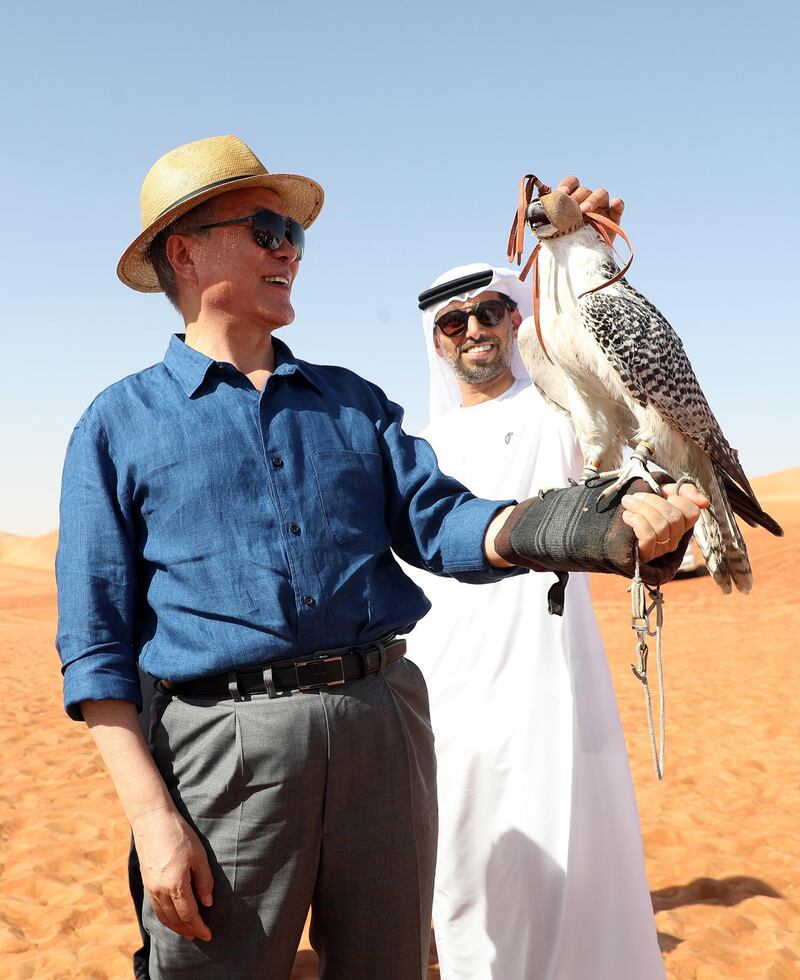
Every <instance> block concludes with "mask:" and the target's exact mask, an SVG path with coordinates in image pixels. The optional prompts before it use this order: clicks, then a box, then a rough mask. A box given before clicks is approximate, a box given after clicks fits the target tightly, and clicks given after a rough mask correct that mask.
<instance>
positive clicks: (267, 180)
mask: <svg viewBox="0 0 800 980" xmlns="http://www.w3.org/2000/svg"><path fill="white" fill-rule="evenodd" d="M244 187H267V188H269V189H270V190H273V191H275V193H276V194H278V195H279V196H280V198H281V201H282V202H283V205H284V207H285V208H286V213H287V215H288V216H289V217H290V218H294V220H295V221H297V222H299V223H300V224H301V225H302V226H303V227H304V228H308V227H309V225H311V224H312V222H313V221H314V219H315V218H316V217H317V215H318V214H319V212H320V210H321V208H322V202H323V201H324V199H325V195H324V192H323V190H322V188H321V187H320V185H319V184H318V183H317V182H316V181H315V180H311V178H310V177H301V176H299V175H298V174H256V175H254V176H252V177H242V178H240V179H231V180H225V181H223V182H222V183H220V184H217V185H215V186H213V187H210V188H206V189H204V190H201V191H198V192H197V193H196V194H191V195H189V196H188V197H186V198H183V199H182V200H180V201H178V202H176V203H175V204H173V205H172V206H171V207H169V208H168V209H167V210H166V211H164V212H163V214H160V215H159V216H158V218H156V220H155V221H153V222H152V223H151V224H149V225H148V226H147V228H145V229H144V231H143V232H142V233H141V234H140V235H139V236H138V237H137V238H136V239H135V240H134V241H133V242H132V243H131V244H130V245H129V246H128V248H127V249H125V251H124V253H123V255H122V258H121V259H120V260H119V263H118V265H117V275H118V276H119V278H120V279H121V280H122V281H123V282H124V283H125V285H126V286H130V287H131V289H136V290H138V291H139V292H140V293H159V292H161V286H160V285H159V284H158V278H157V277H156V273H155V270H154V269H153V266H152V265H151V263H150V259H149V257H148V249H149V248H150V244H151V242H152V241H153V239H154V238H155V237H156V235H158V234H159V232H161V231H163V230H164V229H165V228H166V227H167V225H169V224H171V223H172V222H173V221H175V220H177V219H178V218H180V217H181V215H183V214H186V212H187V211H191V209H192V208H194V207H197V205H198V204H202V203H203V202H204V201H208V200H210V199H211V198H212V197H217V196H219V195H220V194H225V193H226V192H228V191H233V190H239V189H240V188H244Z"/></svg>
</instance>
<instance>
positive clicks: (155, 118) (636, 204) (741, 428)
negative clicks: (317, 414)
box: [0, 0, 800, 534]
mask: <svg viewBox="0 0 800 980" xmlns="http://www.w3.org/2000/svg"><path fill="white" fill-rule="evenodd" d="M799 28H800V16H799V15H798V7H797V5H796V4H794V3H791V2H788V0H787V2H783V3H778V2H770V0H767V2H762V3H759V4H758V5H753V4H739V3H720V2H698V3H685V2H673V3H671V4H651V3H643V2H641V0H638V2H630V3H627V2H620V3H605V4H604V3H597V2H595V3H591V4H590V3H585V2H582V0H581V2H573V3H570V4H564V5H563V6H562V7H561V8H559V7H558V5H554V4H547V5H544V4H537V3H531V2H527V3H525V2H508V3H505V4H487V3H471V2H461V3H457V2H452V0H446V2H442V3H437V2H435V0H429V2H424V3H423V2H417V0H412V2H405V3H403V4H390V3H386V2H384V3H378V2H373V3H367V2H364V3H352V2H340V0H338V2H337V0H331V2H328V3H321V2H310V3H281V4H278V3H267V2H261V3H255V2H247V0H240V2H238V3H231V4H211V3H207V2H205V0H194V2H192V3H187V2H181V0H172V2H169V3H167V2H163V0H162V2H159V3H153V2H151V0H142V2H139V3H136V4H124V5H122V4H120V5H116V4H108V3H103V4H101V3H96V2H83V3H75V4H62V3H54V2H46V3H30V4H24V5H23V4H21V3H18V4H17V5H16V7H14V8H9V7H7V8H6V9H5V13H4V22H3V36H4V45H3V48H4V51H3V57H2V59H0V61H1V62H2V63H1V64H0V82H2V87H1V88H0V91H2V95H0V98H1V99H2V102H3V107H2V110H3V111H2V118H3V144H4V151H3V153H2V159H0V167H1V168H2V179H3V187H4V189H5V201H4V214H3V221H2V226H1V227H0V258H1V259H2V266H1V267H2V270H3V276H2V287H1V290H0V323H1V324H2V331H3V355H4V356H3V372H2V385H0V419H2V423H1V424H2V442H3V449H2V460H3V467H2V488H1V491H2V492H1V495H0V530H4V531H12V532H16V533H21V534H37V533H43V532H45V531H48V530H50V529H52V528H54V527H55V526H56V523H57V497H58V485H59V479H60V470H61V463H62V460H63V454H64V448H65V446H66V441H67V439H68V437H69V433H70V431H71V428H72V426H73V424H74V423H75V421H76V420H77V418H78V417H79V416H80V414H81V412H82V411H83V409H84V408H85V406H86V405H87V404H88V403H89V401H90V400H91V399H92V398H93V396H94V395H95V394H96V393H97V392H98V391H99V390H101V389H102V388H104V387H105V386H106V385H108V384H110V383H111V382H113V381H114V380H116V379H117V378H120V377H122V376H124V375H126V374H130V373H132V372H134V371H136V370H138V369H139V368H141V367H144V366H146V365H148V364H151V363H153V362H154V361H157V360H159V359H160V358H161V356H162V354H163V351H164V349H165V347H166V344H167V340H168V337H169V334H170V332H174V331H177V330H178V329H179V327H180V323H179V321H178V319H177V317H176V315H175V313H174V312H173V311H172V309H171V307H169V306H168V304H167V303H166V301H165V300H164V298H163V297H161V296H158V295H152V296H149V295H144V294H139V293H135V292H133V291H131V290H129V289H126V288H125V287H124V286H122V284H121V283H120V282H119V281H118V280H117V278H116V276H115V272H114V270H115V266H116V262H117V260H118V258H119V255H120V254H121V252H122V251H123V249H124V248H125V247H126V246H127V245H128V244H129V242H130V241H131V240H132V239H133V237H134V236H135V235H136V234H137V232H138V230H139V213H138V195H139V186H140V184H141V180H142V178H143V177H144V174H145V173H146V172H147V170H148V169H149V167H150V165H151V164H152V163H153V162H154V161H155V160H156V158H157V157H158V156H160V155H161V154H162V153H164V152H166V151H167V150H169V149H171V148H172V147H174V146H177V145H178V144H181V143H185V142H188V141H190V140H194V139H198V138H200V137H202V136H210V135H218V134H222V133H236V134H237V135H239V136H241V137H242V138H243V139H244V140H245V141H246V142H248V143H249V144H250V145H251V146H252V147H253V149H254V150H255V152H256V153H257V154H258V155H259V156H260V157H261V159H262V160H263V161H264V163H265V164H266V166H267V167H268V168H269V169H270V170H275V171H281V170H285V171H290V172H296V173H303V174H308V175H309V176H311V177H314V178H316V179H317V180H319V181H320V183H321V184H322V185H323V187H324V188H325V190H326V193H327V201H326V205H325V208H324V210H323V212H322V215H321V216H320V218H319V219H318V221H317V223H316V224H315V225H314V227H313V228H312V229H311V231H310V233H309V235H308V242H307V253H306V257H305V258H304V260H303V268H302V272H301V275H300V278H299V280H298V282H297V283H296V286H295V290H294V298H295V309H296V311H297V319H296V321H295V323H294V324H293V325H292V326H291V327H289V328H287V329H285V330H284V331H282V332H281V334H280V336H282V337H283V338H284V339H285V340H286V341H287V342H288V343H289V344H290V345H291V346H292V347H293V349H294V351H295V353H296V354H297V355H298V356H300V357H304V358H307V359H309V360H315V361H319V362H323V363H344V364H347V365H348V366H350V367H353V368H354V369H356V370H357V371H359V372H361V373H362V374H364V375H365V376H366V377H368V378H370V379H371V380H374V381H376V382H377V383H378V384H380V385H381V386H382V387H383V388H384V389H385V390H386V391H387V392H388V393H389V394H390V395H391V397H393V398H394V399H395V400H397V401H399V402H401V403H402V404H404V405H405V406H406V409H407V427H408V428H409V429H410V430H411V431H415V430H417V429H419V428H420V427H421V426H422V425H423V424H424V422H425V410H426V408H425V406H426V386H427V377H426V373H427V372H426V365H425V358H424V351H423V344H422V336H421V329H420V325H419V313H418V310H417V306H416V295H417V293H418V292H420V290H421V289H423V288H425V287H426V286H428V285H429V284H430V282H431V280H432V279H434V278H435V277H436V276H437V275H438V274H439V273H440V272H442V271H443V270H445V269H447V268H449V267H450V266H452V265H457V264H461V263H464V262H469V261H476V260H487V261H491V262H494V263H501V262H503V261H504V254H503V253H504V246H505V239H506V236H507V233H508V227H509V224H510V221H511V218H512V213H513V209H514V204H515V196H516V187H517V181H518V179H519V177H520V175H521V174H522V173H525V172H528V171H533V172H534V173H537V174H538V175H539V176H540V177H542V178H543V179H544V180H546V181H548V182H550V183H554V182H556V181H557V180H558V179H559V178H560V177H561V176H563V175H565V174H568V173H577V174H578V175H579V176H580V177H581V178H582V180H583V181H584V182H585V183H589V184H593V185H599V184H605V185H606V186H608V187H610V188H611V190H612V192H614V193H617V194H620V195H621V196H622V197H624V199H625V201H626V204H627V211H626V214H625V225H626V228H627V230H628V233H629V234H630V236H631V239H632V241H633V243H634V246H635V248H636V253H637V254H636V260H635V262H634V266H633V269H632V271H631V274H630V277H629V278H630V279H631V281H632V282H633V283H634V284H635V285H636V286H638V287H639V288H640V289H642V290H643V291H644V292H646V293H647V294H648V295H649V296H650V298H651V299H652V300H653V301H654V302H656V304H657V305H658V306H659V307H660V308H661V309H662V310H663V311H664V313H665V314H666V315H667V316H668V318H669V319H670V320H671V322H672V323H673V325H674V327H675V328H676V330H677V331H678V333H679V334H680V336H681V337H682V338H683V341H684V344H685V346H686V348H687V351H688V353H689V356H690V358H691V360H692V362H693V364H694V367H695V370H696V373H697V375H698V377H699V378H700V381H701V383H702V385H703V388H704V390H705V392H706V395H707V397H708V400H709V402H710V404H711V406H712V408H713V409H714V411H715V413H716V414H717V417H718V418H719V420H720V422H721V423H722V426H723V429H724V430H725V432H726V435H727V436H728V438H729V440H730V442H731V443H732V444H733V445H734V446H736V447H737V448H738V449H739V450H740V454H741V459H742V462H743V464H744V467H745V469H746V471H747V472H748V473H750V474H751V475H753V476H757V475H760V474H764V473H768V472H772V471H774V470H779V469H784V468H786V467H788V466H796V465H798V464H800V436H798V424H797V423H798V415H800V411H798V404H799V403H800V399H799V398H798V378H797V369H798V341H797V335H798V326H799V324H798V314H797V301H796V287H795V283H796V280H797V266H798V259H799V258H800V252H798V247H797V231H796V227H795V226H796V223H797V222H796V217H795V214H794V205H795V204H796V200H797V189H796V186H795V185H796V177H795V175H796V172H797V167H798V160H799V159H800V141H799V140H798V128H797V105H798V95H799V94H800V92H798V70H797V50H796V39H797V36H798V29H799Z"/></svg>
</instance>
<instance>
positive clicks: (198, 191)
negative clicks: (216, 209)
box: [150, 173, 268, 225]
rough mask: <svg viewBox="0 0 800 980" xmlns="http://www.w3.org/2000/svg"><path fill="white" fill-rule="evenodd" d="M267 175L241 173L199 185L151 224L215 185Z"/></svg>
mask: <svg viewBox="0 0 800 980" xmlns="http://www.w3.org/2000/svg"><path fill="white" fill-rule="evenodd" d="M267 176H268V174H266V173H264V174H240V175H239V176H238V177H223V179H222V180H215V181H214V182H213V183H211V184H206V185H205V186H204V187H198V188H196V189H195V190H193V191H190V193H188V194H184V196H183V197H180V198H178V200H177V201H173V202H172V204H168V205H167V206H166V207H165V208H164V210H163V211H162V212H161V213H160V214H158V215H156V217H155V218H153V220H152V221H151V222H150V224H151V225H154V224H155V223H156V221H160V220H161V219H162V218H163V217H164V215H165V214H166V213H167V212H168V211H171V210H172V209H173V208H178V207H180V206H181V204H185V203H186V202H187V201H191V199H192V198H193V197H197V195H198V194H205V192H206V191H211V190H213V189H214V188H215V187H221V186H222V185H223V184H232V183H234V182H235V181H237V180H247V178H248V177H267Z"/></svg>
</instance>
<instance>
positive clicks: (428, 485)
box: [381, 400, 525, 584]
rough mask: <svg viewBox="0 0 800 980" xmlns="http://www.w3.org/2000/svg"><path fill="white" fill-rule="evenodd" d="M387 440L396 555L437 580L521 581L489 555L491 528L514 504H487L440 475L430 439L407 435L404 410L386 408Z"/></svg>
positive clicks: (389, 405)
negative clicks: (501, 512)
mask: <svg viewBox="0 0 800 980" xmlns="http://www.w3.org/2000/svg"><path fill="white" fill-rule="evenodd" d="M385 410H386V416H385V425H384V428H383V431H382V433H381V435H382V446H383V452H384V462H385V471H384V478H385V480H386V482H387V486H388V493H387V525H388V527H389V529H390V533H391V538H392V548H393V550H394V551H395V552H396V553H397V554H398V555H399V556H400V558H402V559H403V561H406V562H408V563H409V564H410V565H415V566H416V567H417V568H425V569H427V570H428V571H429V572H433V573H434V574H435V575H449V576H452V577H453V578H456V579H458V580H459V581H461V582H471V583H475V584H480V583H484V582H495V581H497V580H498V579H499V578H506V577H508V576H510V575H519V574H521V573H523V572H524V571H525V569H521V568H517V567H514V568H510V569H497V568H493V567H492V566H491V565H490V564H489V561H488V559H487V557H486V553H485V551H484V546H483V542H484V538H485V536H486V528H487V527H488V526H489V523H490V522H491V520H492V518H493V517H494V516H495V514H496V513H497V512H498V510H500V509H501V508H503V507H507V506H508V505H509V504H514V503H516V501H514V500H483V499H480V498H478V497H475V496H474V494H472V493H470V492H469V491H468V490H467V489H466V487H464V486H463V485H462V484H461V483H459V482H458V481H457V480H455V479H453V478H452V477H450V476H446V475H445V474H444V473H442V472H441V470H440V469H439V465H438V462H437V460H436V454H435V452H434V451H433V449H432V448H431V446H430V444H429V443H428V442H426V441H425V440H424V439H421V438H419V437H416V436H410V435H408V434H407V433H405V432H404V431H403V428H402V422H403V410H402V408H401V407H400V406H399V405H397V404H395V403H394V402H391V401H388V400H386V402H385Z"/></svg>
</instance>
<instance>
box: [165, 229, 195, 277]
mask: <svg viewBox="0 0 800 980" xmlns="http://www.w3.org/2000/svg"><path fill="white" fill-rule="evenodd" d="M167 260H168V262H169V264H170V265H171V266H172V268H173V269H174V270H175V279H176V280H182V281H183V282H191V283H195V284H196V283H197V269H196V268H195V264H194V249H193V248H192V247H191V239H190V238H189V236H188V235H170V236H169V238H168V239H167Z"/></svg>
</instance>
